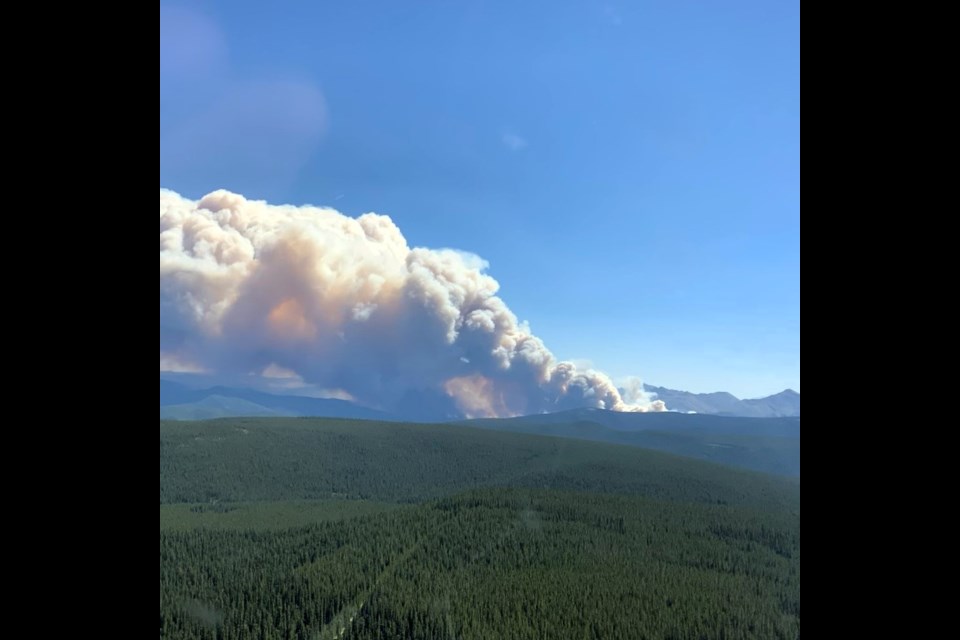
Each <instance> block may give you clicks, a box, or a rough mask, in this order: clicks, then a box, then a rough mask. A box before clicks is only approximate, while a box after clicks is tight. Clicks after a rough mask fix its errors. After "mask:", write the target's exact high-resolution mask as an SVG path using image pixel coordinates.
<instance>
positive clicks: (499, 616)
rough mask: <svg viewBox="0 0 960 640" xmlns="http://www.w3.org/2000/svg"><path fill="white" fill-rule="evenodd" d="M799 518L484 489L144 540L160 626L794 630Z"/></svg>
mask: <svg viewBox="0 0 960 640" xmlns="http://www.w3.org/2000/svg"><path fill="white" fill-rule="evenodd" d="M799 616H800V522H799V516H797V515H794V514H790V513H787V512H779V513H778V512H768V511H758V510H755V509H747V508H733V507H726V506H717V505H705V504H686V505H678V504H675V503H665V502H660V501H654V500H649V499H645V498H640V497H635V496H619V495H598V494H583V493H568V492H558V491H540V490H523V489H509V490H497V489H483V490H476V491H471V492H468V493H465V494H462V495H459V496H456V497H451V498H445V499H442V500H439V501H436V502H431V503H428V504H425V505H422V506H419V507H412V508H407V509H401V510H399V511H397V510H395V511H390V512H385V513H381V514H378V515H374V516H365V517H361V518H354V519H350V520H343V521H338V522H325V523H319V524H316V525H314V526H311V527H306V528H296V529H286V530H279V531H266V532H254V531H246V532H244V531H229V530H215V529H196V530H193V531H187V532H183V531H177V532H174V531H164V530H161V534H160V620H161V627H160V631H161V636H162V637H169V638H222V639H227V638H252V637H258V638H308V637H316V636H314V635H313V634H321V636H320V637H334V636H335V635H336V634H337V633H339V632H340V631H342V630H346V634H345V635H344V636H343V637H344V638H348V639H350V638H353V639H357V640H361V639H368V638H448V637H455V638H503V637H510V638H516V639H517V640H522V639H524V638H537V639H539V638H580V637H584V636H585V637H588V638H643V637H650V638H671V637H676V638H690V637H692V638H698V637H704V638H714V637H724V638H790V639H791V640H792V638H794V637H795V636H796V633H797V631H798V628H799Z"/></svg>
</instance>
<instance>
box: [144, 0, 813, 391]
mask: <svg viewBox="0 0 960 640" xmlns="http://www.w3.org/2000/svg"><path fill="white" fill-rule="evenodd" d="M279 7H281V5H278V4H277V3H253V2H249V3H248V2H243V1H231V2H223V3H217V2H191V3H182V4H170V5H165V4H161V67H160V185H161V186H162V187H165V188H169V189H173V190H175V191H178V192H180V193H181V194H183V195H185V196H189V197H199V196H201V195H203V194H205V193H207V192H209V191H212V190H214V189H217V188H227V189H230V190H233V191H237V192H239V193H242V194H244V195H245V196H247V197H251V198H259V199H267V200H270V201H271V202H290V203H296V204H304V203H312V204H318V205H329V206H333V207H335V208H337V209H339V210H341V211H343V212H344V213H347V214H349V215H358V214H360V213H363V212H367V211H376V212H378V213H382V214H386V215H389V216H391V217H392V218H393V220H394V221H395V222H396V223H397V224H398V226H399V227H400V228H401V229H402V230H403V232H404V234H405V236H406V237H407V239H408V241H409V243H410V244H411V245H417V246H429V247H452V248H456V249H462V250H466V251H470V252H473V253H476V254H479V255H480V256H482V257H483V258H485V259H486V260H487V261H489V263H490V269H489V273H490V274H491V275H493V276H494V277H495V278H496V279H497V280H498V281H499V282H500V284H501V296H502V297H503V298H504V300H505V301H506V302H507V303H508V304H509V305H510V307H511V308H512V309H513V310H514V312H516V313H517V315H518V316H519V317H520V318H521V319H522V320H526V321H528V322H529V323H530V325H531V327H532V329H533V331H534V332H535V333H536V334H537V335H539V336H540V337H541V338H543V340H544V341H545V342H546V344H547V346H548V347H550V348H551V349H552V350H553V352H554V353H555V354H556V355H557V356H558V357H560V358H565V359H575V360H587V361H590V362H591V363H592V364H593V365H594V366H596V367H597V368H599V369H602V370H604V371H606V372H607V373H609V374H610V375H611V376H613V377H614V378H615V379H617V378H621V377H624V376H628V375H639V376H641V377H642V378H643V379H644V380H645V381H647V382H650V383H652V384H657V385H661V386H668V387H673V388H680V389H688V390H691V391H715V390H721V389H722V390H727V391H731V392H733V393H734V394H737V395H739V396H741V397H755V396H760V395H766V394H769V393H774V392H777V391H780V390H782V389H784V388H787V387H790V388H793V389H797V390H799V388H800V355H799V351H800V184H799V180H800V177H799V176H800V141H799V126H800V124H799V123H800V60H799V56H800V45H799V37H800V33H799V23H800V17H799V3H795V2H769V1H759V0H739V1H738V0H733V1H730V2H723V3H719V2H685V1H682V0H673V1H664V2H631V3H605V2H579V1H576V0H571V1H569V2H561V3H553V2H523V3H516V2H472V1H462V2H452V1H447V2H415V3H403V2H387V1H380V2H368V1H362V0H359V1H358V0H353V1H350V2H346V1H344V2H290V3H283V4H282V8H279Z"/></svg>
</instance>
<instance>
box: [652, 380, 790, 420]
mask: <svg viewBox="0 0 960 640" xmlns="http://www.w3.org/2000/svg"><path fill="white" fill-rule="evenodd" d="M644 388H645V389H646V391H647V392H648V393H655V394H657V398H658V399H660V400H663V401H664V402H666V403H667V408H668V409H670V410H671V411H679V412H681V413H690V412H696V413H709V414H713V415H721V416H741V417H744V418H780V417H798V416H799V415H800V394H799V393H797V392H796V391H794V390H792V389H787V390H786V391H781V392H780V393H777V394H774V395H772V396H768V397H766V398H757V399H754V400H741V399H739V398H737V397H736V396H734V395H732V394H729V393H726V392H725V391H721V392H716V393H690V392H689V391H677V390H676V389H667V388H666V387H654V386H651V385H649V384H647V385H644Z"/></svg>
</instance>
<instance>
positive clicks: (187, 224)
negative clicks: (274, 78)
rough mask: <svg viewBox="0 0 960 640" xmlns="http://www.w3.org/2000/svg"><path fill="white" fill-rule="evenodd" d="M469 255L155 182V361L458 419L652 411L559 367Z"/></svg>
mask: <svg viewBox="0 0 960 640" xmlns="http://www.w3.org/2000/svg"><path fill="white" fill-rule="evenodd" d="M486 267H487V264H486V262H484V261H483V260H481V259H479V258H478V257H477V256H474V255H472V254H466V253H463V252H459V251H454V250H449V249H440V250H434V249H424V248H410V247H409V246H408V245H407V242H406V240H405V239H404V237H403V234H402V233H401V232H400V229H398V228H397V226H396V225H395V224H394V223H393V221H392V220H390V218H389V217H387V216H382V215H377V214H373V213H367V214H364V215H362V216H360V217H359V218H350V217H348V216H344V215H342V214H340V213H339V212H337V211H335V210H333V209H327V208H319V207H310V206H305V207H295V206H273V205H269V204H267V203H265V202H260V201H253V200H246V199H245V198H243V197H242V196H239V195H237V194H234V193H230V192H227V191H216V192H213V193H211V194H208V195H207V196H205V197H203V198H202V199H201V200H199V201H193V200H189V199H186V198H183V197H181V196H179V195H178V194H176V193H173V192H172V191H167V190H164V189H161V190H160V360H161V367H163V365H164V362H167V363H178V365H179V366H181V367H182V368H184V369H186V368H190V369H193V370H198V371H208V372H214V373H224V372H232V373H236V372H252V373H255V374H256V375H258V376H263V375H266V376H267V377H271V378H279V377H282V378H284V379H292V380H302V381H304V382H305V383H309V384H311V385H315V386H317V387H320V388H324V389H329V390H335V391H336V392H337V393H341V394H343V396H344V397H350V398H353V399H355V400H356V401H357V402H360V403H362V404H365V405H368V406H371V407H377V408H382V409H386V410H397V409H399V408H403V407H411V406H417V407H419V408H420V410H422V411H424V412H432V413H435V414H438V415H439V414H443V415H444V416H446V415H450V416H452V415H464V416H468V417H492V416H512V415H521V414H532V413H542V412H548V411H557V410H561V409H568V408H574V407H598V408H604V409H611V410H615V411H662V410H664V408H665V407H664V405H663V403H662V402H660V401H651V400H650V398H649V397H648V396H646V395H644V393H643V390H642V387H639V388H637V389H631V393H630V396H629V398H627V399H625V398H624V397H623V396H622V395H621V393H620V391H619V390H618V389H617V387H616V386H615V385H614V384H613V382H612V381H611V380H610V378H609V377H608V376H606V375H605V374H603V373H600V372H597V371H594V370H592V369H586V370H582V369H578V368H577V367H576V366H575V365H574V364H573V363H570V362H558V361H557V360H556V359H555V358H554V356H553V354H551V353H550V351H549V350H548V349H547V348H546V346H544V344H543V342H542V341H541V340H540V339H539V338H537V337H536V336H534V335H533V334H532V333H530V331H529V329H528V328H527V327H526V325H524V324H521V323H520V322H518V321H517V318H516V316H515V315H514V314H513V313H512V312H511V311H510V309H509V308H508V307H507V306H506V304H505V303H504V302H503V300H501V299H500V298H499V297H498V296H497V295H496V294H497V290H498V289H499V285H498V284H497V281H496V280H494V279H493V278H492V277H490V276H489V275H487V274H486V273H485V270H486Z"/></svg>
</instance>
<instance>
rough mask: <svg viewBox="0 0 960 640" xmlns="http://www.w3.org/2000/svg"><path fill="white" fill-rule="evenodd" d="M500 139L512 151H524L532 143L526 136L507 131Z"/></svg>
mask: <svg viewBox="0 0 960 640" xmlns="http://www.w3.org/2000/svg"><path fill="white" fill-rule="evenodd" d="M500 141H501V142H503V146H505V147H506V148H507V149H510V151H522V150H524V149H526V148H527V147H528V146H530V143H529V142H527V140H526V139H525V138H522V137H520V136H518V135H517V134H515V133H505V134H503V136H501V138H500Z"/></svg>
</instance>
